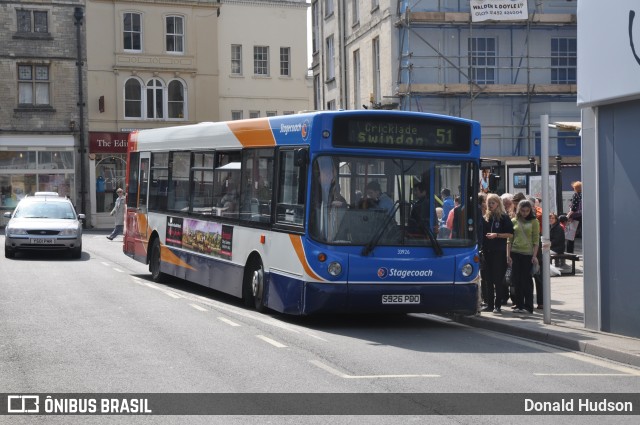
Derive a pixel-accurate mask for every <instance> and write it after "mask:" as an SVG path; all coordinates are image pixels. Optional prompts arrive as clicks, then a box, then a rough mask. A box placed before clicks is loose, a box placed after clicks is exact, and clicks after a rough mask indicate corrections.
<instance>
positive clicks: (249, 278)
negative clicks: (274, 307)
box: [244, 261, 267, 313]
mask: <svg viewBox="0 0 640 425" xmlns="http://www.w3.org/2000/svg"><path fill="white" fill-rule="evenodd" d="M244 288H245V291H244V292H245V296H244V301H245V305H247V306H248V307H255V309H256V310H257V311H259V312H260V313H262V312H264V311H266V310H267V307H266V306H265V305H264V298H263V296H264V269H263V267H262V263H261V262H260V261H253V262H251V263H250V264H248V265H247V271H246V274H245V284H244Z"/></svg>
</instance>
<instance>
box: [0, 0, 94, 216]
mask: <svg viewBox="0 0 640 425" xmlns="http://www.w3.org/2000/svg"><path fill="white" fill-rule="evenodd" d="M83 23H84V8H83V7H82V3H81V2H79V1H68V2H65V3H56V2H38V3H31V2H28V3H27V2H19V1H8V2H3V3H2V4H0V36H1V38H2V43H1V44H0V91H1V92H2V96H1V97H0V209H2V210H4V211H7V210H11V209H13V207H15V205H16V204H17V202H18V201H19V200H20V199H21V198H23V197H24V196H25V195H26V194H33V193H35V192H36V191H55V192H58V193H59V194H60V195H63V196H69V197H70V198H71V199H72V200H73V202H74V203H75V205H76V208H77V209H78V211H79V212H84V210H85V208H86V207H87V204H86V203H85V201H86V199H85V197H84V193H83V191H84V189H85V188H84V186H83V173H84V172H85V168H84V167H83V165H84V164H83V162H82V155H80V154H79V151H80V150H82V148H83V143H84V131H85V130H86V124H85V119H86V114H85V111H84V110H83V105H84V103H85V101H84V94H85V93H86V79H85V77H84V75H85V74H84V60H83V58H84V55H85V53H84V52H85V44H84V34H85V26H84V25H83ZM78 58H80V60H78Z"/></svg>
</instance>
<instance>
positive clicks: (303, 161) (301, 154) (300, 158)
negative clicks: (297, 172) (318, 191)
mask: <svg viewBox="0 0 640 425" xmlns="http://www.w3.org/2000/svg"><path fill="white" fill-rule="evenodd" d="M293 159H294V162H295V164H296V165H297V166H298V167H304V166H305V165H307V164H308V163H309V151H308V150H306V149H296V150H295V153H294V156H293Z"/></svg>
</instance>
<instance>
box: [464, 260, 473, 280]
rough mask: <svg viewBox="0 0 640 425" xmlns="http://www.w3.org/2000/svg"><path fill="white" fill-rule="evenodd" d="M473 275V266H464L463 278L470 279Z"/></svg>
mask: <svg viewBox="0 0 640 425" xmlns="http://www.w3.org/2000/svg"><path fill="white" fill-rule="evenodd" d="M471 273H473V266H472V265H471V264H469V263H467V264H465V265H464V266H462V276H464V277H469V276H471Z"/></svg>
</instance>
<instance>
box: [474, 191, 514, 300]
mask: <svg viewBox="0 0 640 425" xmlns="http://www.w3.org/2000/svg"><path fill="white" fill-rule="evenodd" d="M483 226H484V230H483V242H482V255H483V257H484V270H483V271H482V273H483V274H484V281H485V283H486V284H487V285H488V289H487V290H486V292H485V294H486V302H487V306H486V307H485V308H484V309H483V310H482V311H487V312H488V311H493V312H494V313H501V312H502V310H501V307H502V301H503V300H504V298H505V296H504V282H503V281H504V276H505V273H506V271H507V266H508V265H507V240H508V239H509V238H511V237H512V236H513V223H512V222H511V219H510V218H509V216H508V215H507V214H506V213H505V211H504V207H503V205H502V200H501V199H500V197H499V196H498V195H496V194H495V193H490V194H488V195H487V211H486V213H485V215H484V220H483Z"/></svg>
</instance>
